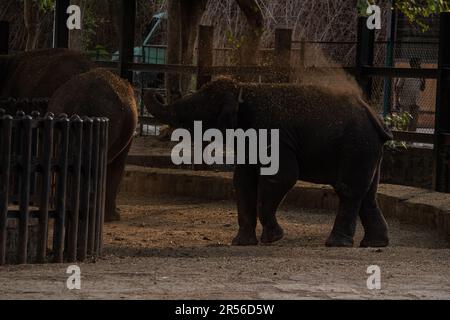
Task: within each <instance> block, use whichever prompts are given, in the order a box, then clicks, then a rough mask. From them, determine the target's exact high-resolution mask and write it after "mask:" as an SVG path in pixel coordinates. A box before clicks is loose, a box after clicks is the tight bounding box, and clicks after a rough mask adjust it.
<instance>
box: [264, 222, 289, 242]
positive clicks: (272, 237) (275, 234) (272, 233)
mask: <svg viewBox="0 0 450 320" xmlns="http://www.w3.org/2000/svg"><path fill="white" fill-rule="evenodd" d="M283 236H284V231H283V228H281V227H280V225H278V224H276V225H275V226H274V227H263V232H262V234H261V243H265V244H268V243H272V242H275V241H278V240H281V239H282V238H283Z"/></svg>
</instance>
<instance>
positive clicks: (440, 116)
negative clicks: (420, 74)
mask: <svg viewBox="0 0 450 320" xmlns="http://www.w3.org/2000/svg"><path fill="white" fill-rule="evenodd" d="M449 34H450V12H445V13H441V15H440V30H439V62H438V80H437V93H436V117H435V129H434V159H435V161H434V162H435V163H434V177H433V180H434V187H435V190H436V191H440V192H449V191H450V190H449V183H448V172H449V168H448V164H447V149H448V145H447V144H446V143H445V141H444V139H443V137H442V133H450V43H449V42H448V35H449Z"/></svg>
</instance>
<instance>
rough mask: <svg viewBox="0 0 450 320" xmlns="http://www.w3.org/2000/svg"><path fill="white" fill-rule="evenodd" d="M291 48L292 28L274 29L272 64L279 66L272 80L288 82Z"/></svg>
mask: <svg viewBox="0 0 450 320" xmlns="http://www.w3.org/2000/svg"><path fill="white" fill-rule="evenodd" d="M291 49H292V29H276V30H275V53H274V62H273V65H274V67H276V68H280V70H279V71H277V74H276V75H275V77H274V82H280V83H282V82H289V79H290V72H289V71H287V70H289V68H290V66H291Z"/></svg>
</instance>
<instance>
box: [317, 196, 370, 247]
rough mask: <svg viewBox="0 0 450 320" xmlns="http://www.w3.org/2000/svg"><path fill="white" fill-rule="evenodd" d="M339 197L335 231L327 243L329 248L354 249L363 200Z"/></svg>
mask: <svg viewBox="0 0 450 320" xmlns="http://www.w3.org/2000/svg"><path fill="white" fill-rule="evenodd" d="M336 192H337V194H338V196H339V209H338V213H337V215H336V219H335V221H334V226H333V230H332V231H331V234H330V235H329V236H328V239H327V241H326V243H325V245H326V246H327V247H352V246H353V236H354V235H355V230H356V219H357V217H358V212H359V209H360V207H361V202H362V199H361V198H360V197H352V196H348V195H345V194H342V193H340V192H339V191H338V189H336Z"/></svg>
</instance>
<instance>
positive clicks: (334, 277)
mask: <svg viewBox="0 0 450 320" xmlns="http://www.w3.org/2000/svg"><path fill="white" fill-rule="evenodd" d="M120 203H121V210H122V214H123V220H122V221H121V222H118V223H112V224H108V225H106V227H105V237H104V238H105V250H104V256H103V257H102V258H100V259H98V260H97V261H95V262H89V263H83V264H79V266H80V267H81V272H82V289H81V290H74V291H69V290H68V289H66V280H67V277H68V275H67V274H66V268H67V266H68V265H67V264H65V265H51V264H49V265H25V266H7V267H0V298H2V299H24V298H26V299H29V298H31V299H60V298H63V299H89V298H98V299H105V298H113V299H169V298H170V299H216V298H219V299H222V298H229V299H251V298H255V299H300V298H301V299H329V298H333V299H334V298H338V299H347V298H349V299H366V298H377V299H391V298H401V299H431V298H439V299H450V269H449V265H450V249H448V244H447V243H445V242H444V241H443V240H442V239H441V238H440V237H438V236H437V235H434V234H432V233H428V232H426V231H422V230H419V229H417V228H414V227H411V226H405V225H400V224H398V223H396V222H395V221H390V225H391V239H392V245H391V246H390V247H388V248H383V249H361V248H356V247H355V248H350V249H348V248H347V249H338V248H332V249H329V248H325V247H324V245H323V243H324V241H325V239H326V236H327V234H328V232H329V231H330V229H331V225H332V222H333V215H332V214H330V213H328V212H320V211H303V212H299V210H294V209H290V208H282V209H281V210H280V213H279V216H280V221H281V223H282V225H283V226H284V228H285V231H286V237H285V239H283V240H282V241H280V242H278V243H276V244H274V245H271V246H262V245H260V246H255V247H231V246H229V244H230V242H231V239H232V237H233V236H234V234H235V232H236V229H237V226H236V210H235V206H234V204H233V203H231V202H206V201H202V200H193V199H181V198H180V199H173V198H158V199H148V198H139V197H133V196H131V195H125V194H123V195H121V198H120ZM258 232H260V230H259V231H258ZM361 237H362V235H361V227H360V226H359V230H358V234H357V237H356V240H357V241H358V242H359V240H360V239H361ZM369 265H378V266H380V268H381V286H382V288H381V290H368V289H367V286H366V280H367V277H368V274H366V270H367V267H368V266H369Z"/></svg>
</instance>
